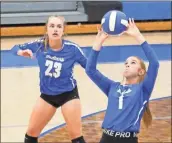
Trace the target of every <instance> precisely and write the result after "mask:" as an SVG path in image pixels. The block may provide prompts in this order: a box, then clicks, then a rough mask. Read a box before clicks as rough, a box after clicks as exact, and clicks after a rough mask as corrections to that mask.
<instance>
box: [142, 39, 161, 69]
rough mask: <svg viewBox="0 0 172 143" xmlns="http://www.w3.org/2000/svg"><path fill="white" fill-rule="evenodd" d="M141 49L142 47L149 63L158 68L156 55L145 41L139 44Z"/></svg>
mask: <svg viewBox="0 0 172 143" xmlns="http://www.w3.org/2000/svg"><path fill="white" fill-rule="evenodd" d="M141 47H142V49H143V51H144V53H145V55H146V57H147V59H148V61H149V63H150V64H151V65H154V66H159V61H158V58H157V55H156V53H155V51H154V50H153V49H152V47H151V46H150V45H149V44H148V43H147V42H146V41H144V42H143V43H142V44H141Z"/></svg>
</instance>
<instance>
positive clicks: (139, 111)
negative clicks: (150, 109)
mask: <svg viewBox="0 0 172 143" xmlns="http://www.w3.org/2000/svg"><path fill="white" fill-rule="evenodd" d="M146 103H147V100H145V101H144V102H143V106H142V108H141V109H140V111H139V114H138V116H137V119H136V121H135V122H134V125H136V123H137V121H138V120H139V117H140V114H141V112H142V110H143V108H144V106H145V104H146Z"/></svg>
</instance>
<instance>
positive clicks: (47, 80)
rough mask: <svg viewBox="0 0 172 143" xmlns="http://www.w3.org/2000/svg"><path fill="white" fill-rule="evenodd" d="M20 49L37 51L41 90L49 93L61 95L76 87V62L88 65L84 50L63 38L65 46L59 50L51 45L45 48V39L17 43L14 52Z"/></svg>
mask: <svg viewBox="0 0 172 143" xmlns="http://www.w3.org/2000/svg"><path fill="white" fill-rule="evenodd" d="M19 49H21V50H24V49H30V50H31V51H32V52H33V53H36V57H37V60H38V65H39V68H40V74H39V76H40V91H41V93H44V94H47V95H52V96H53V95H59V94H61V93H64V92H67V91H71V90H72V89H74V87H75V86H76V84H77V83H76V80H75V79H74V77H73V68H74V65H75V63H79V64H80V65H81V66H82V67H83V68H85V66H86V57H85V56H84V53H83V51H82V50H81V49H80V47H79V46H78V45H76V44H74V43H72V42H70V41H66V40H63V47H62V49H61V50H59V51H53V50H52V49H51V48H50V47H49V46H47V50H45V46H44V42H43V40H37V41H34V42H31V43H25V44H23V45H15V46H14V47H13V48H12V52H13V53H14V54H17V51H18V50H19Z"/></svg>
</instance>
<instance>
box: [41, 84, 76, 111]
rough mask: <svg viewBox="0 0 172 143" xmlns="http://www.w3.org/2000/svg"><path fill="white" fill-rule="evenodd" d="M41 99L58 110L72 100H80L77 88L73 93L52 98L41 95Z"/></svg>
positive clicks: (69, 92)
mask: <svg viewBox="0 0 172 143" xmlns="http://www.w3.org/2000/svg"><path fill="white" fill-rule="evenodd" d="M40 97H41V98H42V99H43V100H45V101H46V102H47V103H49V104H51V105H52V106H54V107H55V108H58V107H60V106H62V105H63V104H65V103H66V102H68V101H70V100H72V99H79V94H78V88H77V86H76V87H75V88H74V89H73V90H72V91H68V92H64V93H62V94H59V95H55V96H52V95H46V94H44V93H41V96H40Z"/></svg>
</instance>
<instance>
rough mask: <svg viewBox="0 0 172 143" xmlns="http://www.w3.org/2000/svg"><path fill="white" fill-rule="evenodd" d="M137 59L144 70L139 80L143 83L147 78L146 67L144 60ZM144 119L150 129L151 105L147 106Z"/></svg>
mask: <svg viewBox="0 0 172 143" xmlns="http://www.w3.org/2000/svg"><path fill="white" fill-rule="evenodd" d="M135 57H136V56H135ZM136 58H137V59H138V60H139V61H140V66H141V68H142V69H143V70H144V74H143V75H141V76H140V78H139V82H142V81H143V80H144V78H145V75H146V65H145V63H144V61H143V60H142V59H140V58H139V57H136ZM142 119H143V122H144V124H145V126H146V128H148V127H149V126H150V125H151V124H152V114H151V111H150V108H149V103H148V104H147V106H146V109H145V111H144V114H143V118H142Z"/></svg>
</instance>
